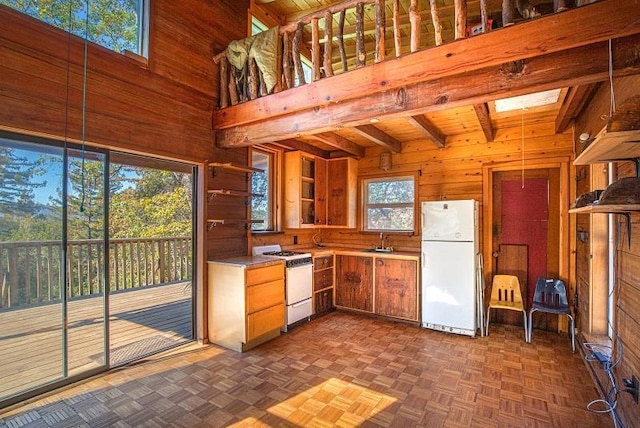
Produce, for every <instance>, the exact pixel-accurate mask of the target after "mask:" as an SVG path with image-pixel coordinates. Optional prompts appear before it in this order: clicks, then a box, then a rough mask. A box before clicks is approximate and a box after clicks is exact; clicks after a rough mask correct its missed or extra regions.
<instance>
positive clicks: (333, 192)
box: [327, 158, 357, 227]
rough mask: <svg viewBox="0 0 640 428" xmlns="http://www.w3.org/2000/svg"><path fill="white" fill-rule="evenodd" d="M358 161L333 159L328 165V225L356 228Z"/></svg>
mask: <svg viewBox="0 0 640 428" xmlns="http://www.w3.org/2000/svg"><path fill="white" fill-rule="evenodd" d="M356 165H357V163H356V160H355V159H351V158H345V159H332V160H330V161H328V163H327V177H328V180H327V225H328V226H340V227H356V204H357V200H356V187H357V172H356Z"/></svg>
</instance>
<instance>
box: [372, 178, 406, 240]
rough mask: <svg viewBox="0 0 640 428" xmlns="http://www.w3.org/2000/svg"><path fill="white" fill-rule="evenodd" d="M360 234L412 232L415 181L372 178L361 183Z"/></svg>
mask: <svg viewBox="0 0 640 428" xmlns="http://www.w3.org/2000/svg"><path fill="white" fill-rule="evenodd" d="M363 201H364V204H363V215H364V221H363V230H365V231H372V232H373V231H396V232H413V230H414V216H415V179H414V177H413V176H407V177H391V178H390V177H385V178H371V179H368V180H364V181H363Z"/></svg>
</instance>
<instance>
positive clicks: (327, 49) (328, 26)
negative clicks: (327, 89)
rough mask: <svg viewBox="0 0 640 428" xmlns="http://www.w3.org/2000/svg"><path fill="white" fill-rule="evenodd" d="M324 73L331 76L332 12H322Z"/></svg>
mask: <svg viewBox="0 0 640 428" xmlns="http://www.w3.org/2000/svg"><path fill="white" fill-rule="evenodd" d="M324 38H325V41H324V74H325V76H333V58H332V57H333V14H332V13H331V12H330V11H326V12H325V14H324Z"/></svg>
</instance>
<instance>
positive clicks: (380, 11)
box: [375, 0, 386, 62]
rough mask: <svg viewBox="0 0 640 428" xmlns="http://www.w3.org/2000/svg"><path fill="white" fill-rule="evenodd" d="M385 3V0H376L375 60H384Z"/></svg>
mask: <svg viewBox="0 0 640 428" xmlns="http://www.w3.org/2000/svg"><path fill="white" fill-rule="evenodd" d="M384 9H385V5H384V0H376V51H375V62H381V61H384V56H385V51H384V39H385V25H386V22H385V21H386V19H385V10H384Z"/></svg>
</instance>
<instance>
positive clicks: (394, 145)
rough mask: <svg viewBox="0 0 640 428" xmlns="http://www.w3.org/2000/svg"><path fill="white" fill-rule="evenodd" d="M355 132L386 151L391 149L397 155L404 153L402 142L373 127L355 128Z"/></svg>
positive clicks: (362, 126) (361, 126)
mask: <svg viewBox="0 0 640 428" xmlns="http://www.w3.org/2000/svg"><path fill="white" fill-rule="evenodd" d="M353 130H354V131H355V132H357V133H358V134H360V135H362V136H363V137H364V138H366V139H367V140H369V141H372V142H374V143H376V144H377V145H379V146H382V147H384V148H385V149H389V150H391V151H392V152H395V153H400V152H401V151H402V143H401V142H400V141H398V140H396V139H395V138H393V137H392V136H391V135H389V134H387V133H385V132H383V131H381V130H379V129H378V128H376V127H375V126H373V125H360V126H354V127H353Z"/></svg>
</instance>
